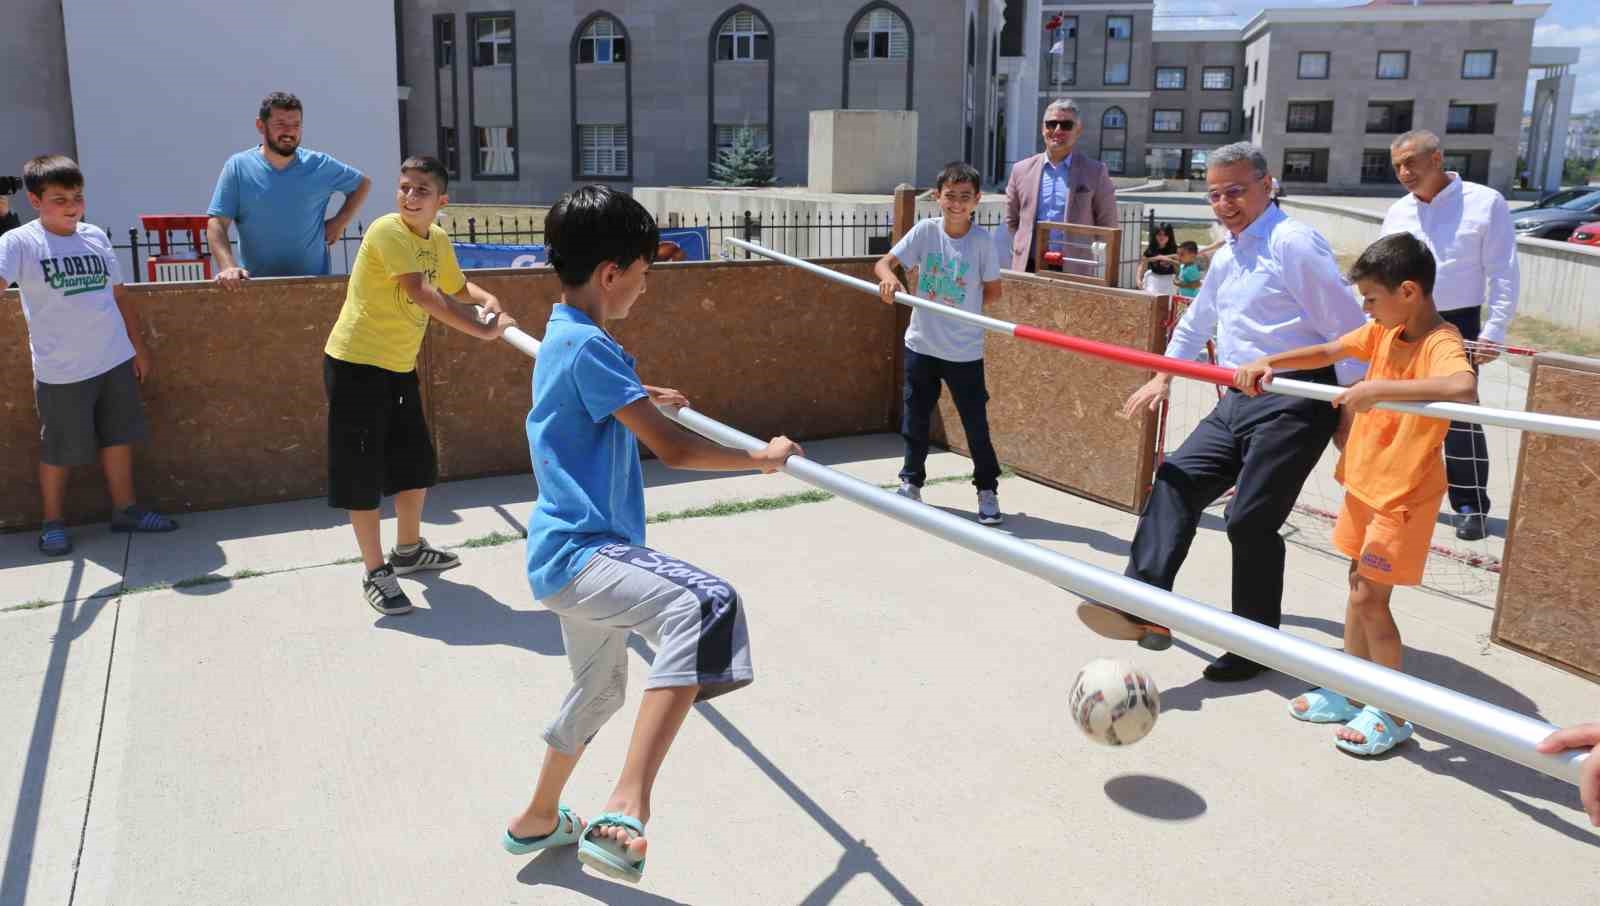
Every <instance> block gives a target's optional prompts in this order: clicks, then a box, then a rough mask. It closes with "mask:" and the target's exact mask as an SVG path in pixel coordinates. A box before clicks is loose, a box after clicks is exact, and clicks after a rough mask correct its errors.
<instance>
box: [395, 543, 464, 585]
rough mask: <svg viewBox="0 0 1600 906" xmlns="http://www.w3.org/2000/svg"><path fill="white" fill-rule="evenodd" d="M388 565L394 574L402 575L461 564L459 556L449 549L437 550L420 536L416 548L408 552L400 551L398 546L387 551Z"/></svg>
mask: <svg viewBox="0 0 1600 906" xmlns="http://www.w3.org/2000/svg"><path fill="white" fill-rule="evenodd" d="M389 565H390V566H392V567H394V572H395V575H397V576H403V575H405V574H407V573H414V572H419V571H421V570H425V569H432V570H442V569H451V568H452V567H456V566H460V565H461V558H460V557H458V556H456V555H455V554H452V553H450V552H449V551H442V550H439V549H438V548H436V547H434V546H433V545H431V544H429V543H428V539H426V538H421V539H419V540H418V542H417V549H416V550H414V551H412V552H411V553H409V554H402V553H400V549H399V548H398V547H397V548H395V549H393V550H391V551H389Z"/></svg>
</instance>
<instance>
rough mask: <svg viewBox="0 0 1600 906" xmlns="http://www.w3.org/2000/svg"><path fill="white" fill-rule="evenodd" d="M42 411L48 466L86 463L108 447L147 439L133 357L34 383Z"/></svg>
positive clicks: (43, 458)
mask: <svg viewBox="0 0 1600 906" xmlns="http://www.w3.org/2000/svg"><path fill="white" fill-rule="evenodd" d="M33 403H34V406H35V407H36V408H37V410H38V412H39V441H40V450H39V459H40V460H41V461H43V462H44V464H45V465H49V466H83V465H88V464H89V463H92V462H94V461H95V460H96V459H97V458H99V456H100V451H101V450H102V449H104V448H106V447H120V446H122V445H124V444H131V443H135V442H137V441H141V440H144V439H145V436H146V435H147V434H148V433H149V430H148V428H147V427H146V425H145V420H144V403H143V402H141V401H140V399H139V379H138V378H136V377H134V376H133V359H129V360H127V361H126V362H123V363H122V364H121V365H118V366H116V367H115V368H112V369H111V370H110V371H107V372H105V373H104V374H99V375H95V376H94V377H92V378H89V379H87V380H82V381H75V382H73V383H71V384H41V383H39V382H38V381H35V382H34V384H33Z"/></svg>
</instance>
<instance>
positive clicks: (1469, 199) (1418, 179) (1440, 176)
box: [1382, 129, 1520, 541]
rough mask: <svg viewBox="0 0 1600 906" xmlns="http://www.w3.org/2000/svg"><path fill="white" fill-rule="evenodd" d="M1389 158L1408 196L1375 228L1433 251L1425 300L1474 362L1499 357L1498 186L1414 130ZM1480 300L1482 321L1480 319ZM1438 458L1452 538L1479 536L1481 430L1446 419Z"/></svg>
mask: <svg viewBox="0 0 1600 906" xmlns="http://www.w3.org/2000/svg"><path fill="white" fill-rule="evenodd" d="M1389 157H1390V160H1391V161H1392V162H1393V163H1394V172H1395V176H1396V177H1397V178H1398V179H1399V180H1400V184H1401V185H1403V186H1405V187H1406V190H1407V191H1409V192H1410V193H1411V194H1409V195H1407V196H1406V197H1404V198H1402V199H1400V200H1399V201H1397V202H1395V203H1394V204H1393V205H1392V206H1391V207H1390V208H1389V213H1388V215H1387V216H1385V217H1384V218H1383V229H1382V234H1383V235H1385V236H1388V235H1390V234H1391V233H1410V234H1411V235H1413V236H1415V237H1417V238H1418V239H1420V240H1422V242H1423V244H1424V245H1426V246H1427V247H1428V250H1429V251H1431V252H1433V260H1434V262H1435V263H1436V265H1437V267H1438V276H1437V277H1435V278H1434V286H1433V302H1434V305H1436V306H1438V308H1439V314H1440V315H1443V316H1444V319H1445V320H1446V321H1449V322H1450V323H1451V324H1454V325H1455V326H1456V328H1457V329H1459V330H1460V331H1461V338H1462V339H1464V340H1466V341H1467V344H1468V345H1467V348H1468V350H1469V351H1470V353H1471V356H1472V364H1473V365H1474V366H1477V365H1483V364H1486V363H1488V362H1492V361H1494V360H1495V358H1496V357H1497V356H1498V355H1499V351H1498V350H1497V349H1496V348H1495V347H1497V346H1501V345H1503V344H1504V343H1505V341H1506V328H1507V326H1509V325H1510V323H1511V317H1512V315H1513V314H1515V313H1516V310H1517V290H1518V287H1519V279H1520V278H1519V274H1518V272H1517V234H1516V231H1515V230H1513V229H1512V228H1511V209H1510V208H1509V207H1507V205H1506V200H1505V198H1504V197H1502V196H1501V195H1500V193H1499V192H1496V191H1495V190H1493V189H1491V188H1489V187H1488V186H1480V185H1478V184H1477V183H1475V182H1467V181H1466V180H1464V179H1462V178H1461V176H1460V175H1459V174H1456V173H1451V172H1449V171H1447V170H1446V169H1445V168H1444V153H1443V151H1441V150H1440V148H1439V136H1437V135H1434V134H1433V133H1432V132H1428V131H1426V130H1421V129H1419V130H1417V131H1415V132H1407V133H1406V134H1404V135H1402V136H1400V137H1399V138H1397V139H1395V140H1394V143H1393V144H1391V145H1390V146H1389ZM1486 303H1487V304H1488V306H1489V320H1488V323H1483V322H1482V320H1481V319H1482V316H1483V306H1484V305H1485V304H1486ZM1475 340H1476V341H1478V343H1477V344H1474V342H1473V341H1475ZM1444 462H1445V472H1446V474H1447V475H1448V477H1449V481H1450V511H1451V512H1452V513H1454V514H1455V526H1456V537H1457V538H1462V539H1465V540H1468V541H1475V540H1477V539H1479V538H1482V537H1483V536H1484V535H1485V534H1487V532H1488V527H1487V525H1486V524H1485V523H1486V522H1487V517H1488V513H1489V495H1488V494H1487V493H1486V492H1485V491H1484V485H1485V484H1486V483H1487V482H1488V480H1489V448H1488V446H1487V445H1486V444H1485V443H1484V440H1483V429H1482V428H1481V427H1479V426H1477V425H1475V424H1470V423H1467V422H1451V423H1450V433H1449V434H1447V435H1445V439H1444Z"/></svg>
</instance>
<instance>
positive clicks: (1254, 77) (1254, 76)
mask: <svg viewBox="0 0 1600 906" xmlns="http://www.w3.org/2000/svg"><path fill="white" fill-rule="evenodd" d="M1250 79H1251V81H1253V82H1256V83H1257V84H1260V82H1261V61H1260V60H1257V61H1255V62H1254V63H1251V64H1250Z"/></svg>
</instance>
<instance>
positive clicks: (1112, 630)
mask: <svg viewBox="0 0 1600 906" xmlns="http://www.w3.org/2000/svg"><path fill="white" fill-rule="evenodd" d="M1206 163H1207V166H1206V186H1207V188H1208V189H1209V199H1210V201H1211V211H1212V213H1213V214H1214V215H1216V218H1217V221H1218V222H1219V223H1221V224H1222V226H1223V227H1224V228H1225V229H1226V230H1227V231H1228V238H1227V241H1226V245H1225V246H1223V247H1222V248H1220V249H1218V250H1217V254H1216V257H1215V258H1214V259H1213V260H1212V263H1211V270H1210V271H1209V272H1208V273H1207V274H1206V277H1205V282H1204V283H1203V284H1202V285H1201V287H1200V294H1199V295H1198V296H1196V297H1195V300H1194V302H1193V303H1192V304H1191V305H1190V306H1189V309H1188V311H1186V312H1185V313H1184V316H1183V320H1182V321H1180V322H1178V327H1177V329H1176V330H1174V331H1173V334H1172V340H1171V341H1170V342H1169V343H1168V344H1167V351H1166V354H1167V355H1168V356H1169V357H1172V358H1175V359H1186V360H1187V359H1195V358H1198V357H1199V354H1200V353H1201V352H1203V351H1204V350H1205V345H1206V341H1207V340H1209V339H1211V338H1212V336H1213V335H1215V337H1216V340H1217V364H1219V365H1222V366H1224V367H1225V368H1228V369H1229V370H1232V369H1235V368H1237V367H1238V366H1240V365H1243V364H1246V363H1248V362H1252V361H1254V360H1256V359H1258V358H1261V357H1263V356H1268V355H1272V354H1273V353H1278V352H1286V351H1288V350H1290V349H1297V348H1299V347H1302V346H1312V345H1315V344H1319V343H1327V342H1330V341H1332V340H1335V339H1338V338H1339V337H1341V336H1343V335H1344V334H1346V333H1348V332H1350V331H1352V330H1355V329H1356V328H1358V327H1360V326H1361V325H1363V324H1365V323H1366V318H1365V317H1364V316H1363V315H1362V313H1361V305H1360V304H1359V303H1358V302H1357V301H1356V298H1355V295H1354V294H1353V293H1352V292H1351V290H1350V287H1349V286H1348V285H1347V284H1346V283H1345V281H1344V278H1343V277H1342V276H1341V275H1340V273H1339V264H1338V262H1337V261H1335V260H1334V257H1333V250H1332V249H1331V248H1330V247H1329V246H1328V242H1327V240H1326V239H1323V238H1322V236H1321V235H1320V234H1318V233H1317V231H1316V230H1313V229H1311V228H1310V227H1308V226H1306V225H1305V224H1302V223H1297V222H1296V221H1293V220H1291V219H1289V217H1288V215H1286V214H1284V213H1283V211H1282V210H1281V209H1280V208H1278V207H1277V206H1276V205H1274V204H1272V192H1271V186H1272V178H1271V177H1270V176H1269V175H1268V173H1267V159H1266V157H1265V156H1263V155H1262V153H1261V149H1260V148H1258V147H1256V146H1255V145H1252V144H1250V143H1249V142H1237V143H1235V144H1232V145H1226V146H1224V147H1222V148H1218V149H1217V150H1216V151H1213V152H1211V155H1210V157H1209V159H1208V160H1207V162H1206ZM1336 369H1337V371H1336ZM1363 373H1364V367H1363V366H1362V364H1361V363H1360V362H1356V361H1352V360H1347V361H1344V362H1340V363H1339V364H1338V365H1337V366H1335V367H1334V368H1321V369H1317V370H1314V371H1301V372H1296V373H1293V374H1281V375H1278V377H1292V378H1294V379H1297V380H1302V381H1315V382H1317V383H1322V384H1334V383H1340V384H1350V383H1353V382H1354V381H1357V380H1359V379H1360V378H1361V377H1362V376H1363ZM1171 382H1172V378H1171V377H1169V376H1167V375H1157V376H1156V377H1155V378H1153V379H1151V380H1150V382H1149V383H1147V384H1145V385H1144V386H1143V387H1141V388H1139V389H1138V390H1137V391H1135V392H1134V394H1133V396H1131V397H1129V398H1128V402H1127V403H1126V404H1125V405H1124V406H1123V408H1122V415H1123V417H1124V418H1127V417H1131V416H1132V415H1134V414H1135V413H1137V412H1138V411H1139V410H1140V409H1142V408H1148V409H1150V410H1151V411H1157V410H1159V408H1160V406H1161V401H1162V400H1164V399H1166V397H1167V388H1168V386H1169V385H1170V384H1171ZM1338 424H1339V410H1337V409H1335V408H1333V407H1332V406H1330V405H1328V404H1327V403H1325V402H1321V401H1318V400H1307V399H1299V398H1296V397H1290V396H1281V395H1278V394H1272V393H1265V394H1262V395H1260V396H1253V397H1252V396H1246V395H1245V394H1244V393H1242V392H1240V391H1238V390H1229V391H1228V392H1227V394H1226V395H1224V396H1223V398H1222V399H1221V400H1220V401H1219V402H1218V403H1217V406H1216V408H1215V409H1213V410H1212V411H1211V414H1210V415H1208V416H1206V417H1205V419H1204V420H1202V421H1201V422H1200V424H1199V425H1198V426H1196V427H1195V429H1194V431H1193V432H1191V433H1190V434H1189V436H1188V437H1187V438H1186V439H1185V440H1184V442H1183V445H1182V446H1180V447H1179V448H1178V450H1177V452H1176V453H1173V454H1172V455H1171V456H1169V457H1167V459H1166V461H1165V462H1163V463H1162V464H1161V468H1159V469H1157V470H1156V479H1155V485H1154V487H1153V488H1152V489H1151V491H1150V499H1149V501H1148V502H1147V503H1146V504H1145V509H1144V513H1143V514H1141V515H1140V517H1139V527H1138V529H1137V530H1135V532H1134V536H1133V548H1132V550H1131V551H1130V552H1129V556H1128V567H1127V570H1126V574H1127V575H1128V576H1131V577H1133V578H1135V579H1138V580H1140V581H1141V582H1146V583H1148V584H1150V585H1155V586H1157V587H1159V588H1164V589H1167V590H1169V591H1170V590H1171V589H1172V585H1173V581H1174V580H1175V579H1176V578H1177V576H1178V568H1179V567H1180V566H1182V565H1183V561H1184V558H1185V557H1186V556H1188V553H1189V543H1190V542H1191V541H1192V540H1193V539H1194V533H1195V529H1196V528H1197V527H1198V526H1199V524H1200V515H1201V513H1203V512H1204V511H1205V508H1206V507H1208V506H1210V505H1211V504H1212V503H1213V502H1215V501H1216V499H1217V498H1219V497H1221V496H1222V495H1223V493H1224V492H1226V491H1227V490H1228V488H1230V487H1231V488H1234V489H1235V490H1234V497H1233V499H1232V500H1231V501H1229V503H1228V508H1227V512H1226V513H1225V517H1224V518H1225V519H1226V520H1227V525H1228V542H1229V546H1230V547H1231V548H1232V549H1233V589H1232V591H1233V612H1234V613H1235V614H1238V615H1239V616H1241V617H1245V618H1246V619H1250V620H1254V621H1256V622H1257V623H1264V624H1266V625H1268V626H1271V627H1273V628H1274V629H1276V628H1277V627H1278V623H1279V620H1280V618H1281V617H1282V614H1283V567H1284V542H1283V538H1282V537H1281V536H1280V535H1279V534H1278V530H1279V529H1281V528H1282V527H1283V523H1284V520H1286V519H1288V518H1289V512H1290V510H1291V509H1293V508H1294V502H1295V499H1296V498H1297V497H1299V496H1300V487H1301V485H1303V484H1305V480H1306V477H1307V476H1308V475H1310V474H1311V470H1312V468H1314V467H1315V466H1316V464H1317V461H1318V460H1319V459H1321V458H1322V451H1323V449H1324V448H1325V447H1326V446H1327V445H1328V441H1329V440H1330V439H1331V438H1332V437H1333V432H1334V429H1335V428H1337V427H1338ZM1078 613H1079V617H1080V618H1081V619H1082V620H1083V621H1084V622H1085V623H1086V624H1088V625H1089V626H1090V628H1092V629H1094V630H1095V631H1096V632H1099V633H1101V634H1102V635H1108V636H1111V637H1113V638H1121V639H1128V640H1131V641H1137V642H1138V643H1139V644H1140V645H1141V646H1142V647H1145V648H1151V649H1158V650H1159V649H1162V648H1166V647H1168V646H1169V645H1171V644H1172V634H1171V632H1169V631H1168V630H1167V629H1166V628H1165V627H1162V626H1157V625H1154V624H1150V623H1145V622H1142V621H1141V620H1139V619H1138V618H1136V617H1133V616H1131V615H1128V614H1124V613H1121V612H1120V611H1115V610H1111V609H1109V608H1104V607H1100V606H1099V605H1096V604H1085V605H1083V606H1082V607H1080V608H1079V612H1078ZM1265 669H1266V668H1265V667H1263V666H1261V665H1260V664H1257V663H1255V662H1254V661H1250V660H1247V659H1245V658H1243V657H1240V656H1238V655H1236V654H1232V653H1225V654H1223V655H1222V656H1221V657H1219V658H1217V660H1216V661H1214V662H1212V663H1211V665H1210V666H1208V667H1206V669H1205V675H1206V678H1207V679H1210V680H1214V681H1218V682H1228V681H1235V680H1244V679H1249V678H1250V677H1252V676H1255V675H1256V674H1258V673H1260V672H1261V671H1262V670H1265Z"/></svg>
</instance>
